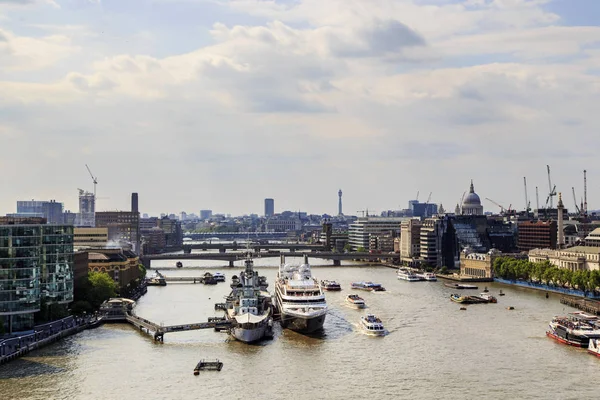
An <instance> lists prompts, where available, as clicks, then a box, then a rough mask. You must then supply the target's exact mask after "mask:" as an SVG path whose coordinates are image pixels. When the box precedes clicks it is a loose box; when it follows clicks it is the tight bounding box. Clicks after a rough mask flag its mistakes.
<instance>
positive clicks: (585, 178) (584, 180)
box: [583, 169, 587, 217]
mask: <svg viewBox="0 0 600 400" xmlns="http://www.w3.org/2000/svg"><path fill="white" fill-rule="evenodd" d="M583 216H584V217H587V171H586V170H585V169H584V170H583Z"/></svg>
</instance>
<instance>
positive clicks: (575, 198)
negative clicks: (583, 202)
mask: <svg viewBox="0 0 600 400" xmlns="http://www.w3.org/2000/svg"><path fill="white" fill-rule="evenodd" d="M571 189H573V203H575V211H577V214H581V210H580V209H579V206H578V205H577V196H575V187H572V188H571Z"/></svg>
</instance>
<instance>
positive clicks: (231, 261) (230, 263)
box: [229, 260, 233, 268]
mask: <svg viewBox="0 0 600 400" xmlns="http://www.w3.org/2000/svg"><path fill="white" fill-rule="evenodd" d="M229 267H231V268H233V260H229Z"/></svg>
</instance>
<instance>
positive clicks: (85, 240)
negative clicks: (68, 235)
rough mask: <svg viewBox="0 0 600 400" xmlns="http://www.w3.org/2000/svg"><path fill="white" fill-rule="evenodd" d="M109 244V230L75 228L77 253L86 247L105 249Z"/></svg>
mask: <svg viewBox="0 0 600 400" xmlns="http://www.w3.org/2000/svg"><path fill="white" fill-rule="evenodd" d="M107 244H108V228H106V227H103V228H99V227H93V228H92V227H83V226H80V227H75V228H74V229H73V248H74V249H75V251H77V250H79V249H81V248H86V247H105V246H106V245H107Z"/></svg>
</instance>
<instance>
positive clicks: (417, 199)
mask: <svg viewBox="0 0 600 400" xmlns="http://www.w3.org/2000/svg"><path fill="white" fill-rule="evenodd" d="M415 200H416V201H417V202H419V191H418V190H417V197H415Z"/></svg>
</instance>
